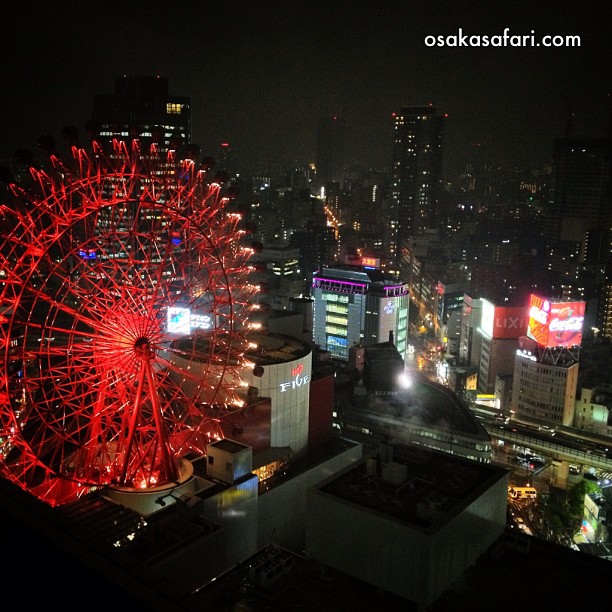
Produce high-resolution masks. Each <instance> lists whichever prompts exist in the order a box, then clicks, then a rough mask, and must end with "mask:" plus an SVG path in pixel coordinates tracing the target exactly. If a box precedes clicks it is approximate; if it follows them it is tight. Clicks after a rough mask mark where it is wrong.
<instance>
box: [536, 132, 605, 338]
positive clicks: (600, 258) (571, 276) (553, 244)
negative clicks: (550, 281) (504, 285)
mask: <svg viewBox="0 0 612 612" xmlns="http://www.w3.org/2000/svg"><path fill="white" fill-rule="evenodd" d="M552 179H553V182H552V192H551V198H550V202H549V205H548V210H547V214H546V217H545V224H544V232H545V238H546V246H547V265H548V269H549V270H550V271H551V272H554V273H556V274H557V275H558V278H559V279H560V281H561V283H562V284H563V286H564V287H565V288H566V289H565V291H566V293H567V294H568V296H571V297H573V298H576V299H578V298H579V299H582V298H586V299H587V301H588V302H589V304H590V306H589V311H591V312H593V313H596V314H595V316H594V317H592V316H591V317H590V318H591V323H592V324H594V326H596V328H597V329H599V330H600V331H601V332H602V335H605V336H608V337H610V336H611V335H612V331H611V330H612V323H611V322H612V307H611V300H610V295H612V291H611V289H610V286H611V285H610V269H611V266H612V140H610V139H609V138H561V139H558V140H556V141H555V145H554V151H553V176H552Z"/></svg>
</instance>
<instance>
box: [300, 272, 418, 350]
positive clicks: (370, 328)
mask: <svg viewBox="0 0 612 612" xmlns="http://www.w3.org/2000/svg"><path fill="white" fill-rule="evenodd" d="M311 293H312V297H313V300H314V314H313V337H314V341H315V343H316V344H318V345H319V346H320V347H321V348H322V349H323V350H326V351H329V352H330V353H331V355H332V356H333V357H336V358H338V359H341V360H345V361H346V360H348V357H349V349H351V348H352V347H353V346H358V345H361V346H368V345H370V344H378V343H379V342H383V341H386V340H388V339H389V335H390V334H391V335H392V336H393V338H394V342H395V345H396V346H397V348H398V350H399V352H400V354H401V355H402V358H405V357H406V355H407V351H408V306H409V296H408V285H406V284H403V283H399V282H397V281H391V280H388V279H386V278H385V276H384V274H383V273H382V272H381V271H380V270H375V269H368V268H367V267H365V266H364V267H360V266H348V265H338V266H336V267H330V268H323V269H322V270H321V272H319V273H316V274H314V275H313V283H312V292H311Z"/></svg>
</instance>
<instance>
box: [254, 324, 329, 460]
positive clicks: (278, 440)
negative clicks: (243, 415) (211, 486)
mask: <svg viewBox="0 0 612 612" xmlns="http://www.w3.org/2000/svg"><path fill="white" fill-rule="evenodd" d="M249 340H250V344H251V348H250V349H249V350H248V352H247V359H249V360H250V361H251V362H252V363H253V367H252V368H251V369H248V370H245V371H244V372H242V378H243V380H244V381H245V383H246V384H248V385H249V387H251V388H253V389H254V393H256V394H257V395H258V396H260V397H269V398H270V401H271V417H270V418H271V431H270V446H273V447H290V448H291V450H292V451H293V455H294V456H295V457H299V456H301V455H303V454H304V453H305V452H306V449H307V446H308V413H309V398H310V383H311V379H312V350H311V348H310V345H309V344H307V343H305V342H302V341H300V340H297V339H296V338H291V337H289V336H282V335H281V334H262V333H257V332H252V333H251V334H249ZM330 412H331V406H330Z"/></svg>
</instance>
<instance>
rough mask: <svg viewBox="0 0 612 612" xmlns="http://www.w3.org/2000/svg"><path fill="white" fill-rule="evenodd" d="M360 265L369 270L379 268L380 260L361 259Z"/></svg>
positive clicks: (374, 258)
mask: <svg viewBox="0 0 612 612" xmlns="http://www.w3.org/2000/svg"><path fill="white" fill-rule="evenodd" d="M361 265H362V266H368V267H371V268H379V267H380V258H378V257H362V258H361Z"/></svg>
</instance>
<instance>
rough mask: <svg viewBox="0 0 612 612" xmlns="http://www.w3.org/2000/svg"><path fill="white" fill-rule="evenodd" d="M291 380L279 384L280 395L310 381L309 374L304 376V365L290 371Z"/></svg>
mask: <svg viewBox="0 0 612 612" xmlns="http://www.w3.org/2000/svg"><path fill="white" fill-rule="evenodd" d="M291 376H292V377H293V378H292V380H290V381H287V382H282V383H280V385H279V387H280V391H281V393H285V392H286V391H288V390H289V389H299V388H300V387H301V386H302V385H305V384H306V383H307V382H308V381H309V380H310V374H304V364H303V363H300V365H298V366H297V367H295V368H293V370H291Z"/></svg>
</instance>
